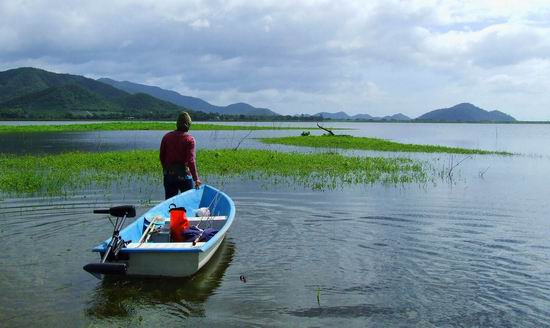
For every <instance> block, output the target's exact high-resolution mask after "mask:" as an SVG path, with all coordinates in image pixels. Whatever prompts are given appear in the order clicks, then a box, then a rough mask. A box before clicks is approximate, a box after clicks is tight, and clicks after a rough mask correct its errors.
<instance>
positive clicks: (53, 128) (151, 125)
mask: <svg viewBox="0 0 550 328" xmlns="http://www.w3.org/2000/svg"><path fill="white" fill-rule="evenodd" d="M175 128H176V124H175V123H173V122H106V123H90V124H65V125H18V126H7V125H5V126H1V125H0V133H19V132H21V133H22V132H25V133H31V132H83V131H121V130H162V131H169V130H174V129H175ZM315 129H317V128H315V127H309V128H306V127H281V126H278V125H277V124H274V125H273V126H244V125H221V124H207V123H200V124H193V126H192V127H191V130H192V131H201V130H209V131H214V130H215V131H235V130H247V131H249V130H315Z"/></svg>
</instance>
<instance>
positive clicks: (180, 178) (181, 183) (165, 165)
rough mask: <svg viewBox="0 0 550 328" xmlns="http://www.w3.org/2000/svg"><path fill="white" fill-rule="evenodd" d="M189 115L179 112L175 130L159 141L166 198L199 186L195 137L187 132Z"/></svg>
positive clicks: (189, 123)
mask: <svg viewBox="0 0 550 328" xmlns="http://www.w3.org/2000/svg"><path fill="white" fill-rule="evenodd" d="M191 123H192V122H191V116H189V114H187V113H186V112H181V113H180V115H179V116H178V121H177V123H176V130H175V131H172V132H168V133H167V134H166V135H164V137H163V138H162V142H161V143H160V163H161V164H162V170H163V173H164V196H165V198H166V199H168V198H170V197H172V196H175V195H177V194H178V191H180V192H184V191H187V190H189V189H191V188H193V185H194V186H195V188H197V189H198V188H199V187H200V185H201V181H200V180H199V176H198V174H197V166H196V164H195V138H193V136H191V135H190V134H188V133H187V132H188V131H189V128H190V127H191Z"/></svg>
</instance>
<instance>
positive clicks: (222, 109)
mask: <svg viewBox="0 0 550 328" xmlns="http://www.w3.org/2000/svg"><path fill="white" fill-rule="evenodd" d="M98 81H99V82H103V83H106V84H109V85H111V86H113V87H115V88H118V89H120V90H124V91H126V92H128V93H131V94H136V93H145V94H148V95H150V96H153V97H155V98H158V99H162V100H164V101H169V102H171V103H173V104H176V105H179V106H182V107H186V108H192V109H193V110H197V111H201V112H204V113H217V114H224V115H253V116H277V115H279V114H277V113H275V112H273V111H272V110H270V109H267V108H257V107H253V106H251V105H249V104H247V103H236V104H231V105H228V106H216V105H212V104H210V103H208V102H206V101H204V100H202V99H200V98H195V97H190V96H184V95H181V94H179V93H177V92H175V91H171V90H165V89H161V88H159V87H155V86H150V85H145V84H138V83H133V82H128V81H122V82H121V81H115V80H112V79H109V78H101V79H98Z"/></svg>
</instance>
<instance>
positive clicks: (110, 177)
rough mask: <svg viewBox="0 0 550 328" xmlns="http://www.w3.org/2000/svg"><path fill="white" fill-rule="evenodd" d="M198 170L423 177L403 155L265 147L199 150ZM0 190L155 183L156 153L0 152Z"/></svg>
mask: <svg viewBox="0 0 550 328" xmlns="http://www.w3.org/2000/svg"><path fill="white" fill-rule="evenodd" d="M197 162H198V165H199V172H200V174H201V176H202V178H203V180H204V181H208V178H209V177H213V178H215V177H226V178H227V177H239V178H245V179H269V181H271V182H275V183H276V182H283V181H286V182H289V183H292V184H301V185H303V186H307V187H311V188H313V189H331V188H336V187H337V186H340V185H342V184H365V183H376V182H381V183H391V184H399V183H408V182H425V181H427V180H428V176H427V174H426V172H427V171H428V170H426V169H425V166H426V165H427V164H426V163H424V162H420V161H417V160H412V159H407V158H383V157H349V156H343V155H340V154H336V153H312V154H304V153H283V152H276V151H268V150H252V149H243V150H237V151H235V150H230V149H223V150H200V151H198V152H197ZM0 172H2V173H1V175H0V191H2V192H5V193H37V192H40V193H46V194H50V195H54V194H63V193H66V192H68V191H70V190H75V189H79V188H83V187H86V186H90V185H97V186H108V185H110V184H112V183H114V182H118V183H129V184H132V183H134V182H135V181H136V179H137V180H144V179H147V181H150V182H152V183H158V184H160V183H161V179H162V174H161V172H162V171H161V167H160V163H159V159H158V151H154V150H140V151H123V152H94V153H90V152H71V153H63V154H55V155H0Z"/></svg>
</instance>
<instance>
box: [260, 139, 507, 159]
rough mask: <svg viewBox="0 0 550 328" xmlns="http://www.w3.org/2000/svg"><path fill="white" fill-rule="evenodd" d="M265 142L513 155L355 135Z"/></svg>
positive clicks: (319, 146) (368, 148)
mask: <svg viewBox="0 0 550 328" xmlns="http://www.w3.org/2000/svg"><path fill="white" fill-rule="evenodd" d="M260 140H261V141H262V142H264V143H268V144H280V145H291V146H304V147H314V148H330V149H356V150H375V151H391V152H422V153H451V154H480V155H485V154H497V155H512V153H509V152H503V151H488V150H480V149H467V148H458V147H445V146H437V145H418V144H404V143H399V142H394V141H389V140H385V139H379V138H367V137H353V136H339V135H336V136H330V135H323V136H307V137H305V138H304V137H302V136H299V137H280V138H260Z"/></svg>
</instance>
